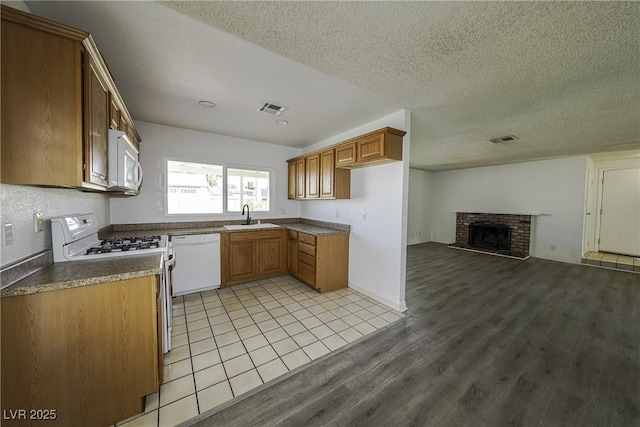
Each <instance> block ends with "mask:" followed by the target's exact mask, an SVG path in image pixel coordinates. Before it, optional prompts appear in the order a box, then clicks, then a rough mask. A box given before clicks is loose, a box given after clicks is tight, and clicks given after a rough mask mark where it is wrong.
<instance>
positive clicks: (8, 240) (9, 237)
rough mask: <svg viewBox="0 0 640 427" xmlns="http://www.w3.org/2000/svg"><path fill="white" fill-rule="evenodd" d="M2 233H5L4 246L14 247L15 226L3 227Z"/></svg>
mask: <svg viewBox="0 0 640 427" xmlns="http://www.w3.org/2000/svg"><path fill="white" fill-rule="evenodd" d="M2 231H3V233H4V245H5V246H11V245H13V224H11V223H7V224H4V226H3V227H2Z"/></svg>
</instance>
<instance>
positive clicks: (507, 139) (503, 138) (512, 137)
mask: <svg viewBox="0 0 640 427" xmlns="http://www.w3.org/2000/svg"><path fill="white" fill-rule="evenodd" d="M517 139H518V137H517V136H515V135H507V136H499V137H497V138H492V139H490V140H489V141H491V142H493V143H494V144H503V143H505V142H511V141H515V140H517Z"/></svg>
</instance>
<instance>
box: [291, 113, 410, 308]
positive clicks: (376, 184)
mask: <svg viewBox="0 0 640 427" xmlns="http://www.w3.org/2000/svg"><path fill="white" fill-rule="evenodd" d="M410 114H411V113H410V112H409V111H406V110H402V111H399V112H397V113H394V114H390V115H388V116H386V117H383V118H381V119H378V120H376V121H373V122H371V123H368V124H366V125H363V126H360V127H358V128H355V129H351V130H350V131H348V132H344V133H342V134H340V135H336V136H334V137H332V138H329V139H326V140H324V141H321V142H319V143H317V144H314V145H312V146H310V147H307V148H306V149H305V152H310V151H314V150H317V149H320V148H322V147H326V146H329V145H332V144H336V143H338V142H340V141H344V140H346V139H349V138H353V137H356V136H358V135H362V134H364V133H367V132H371V131H374V130H376V129H380V128H382V127H385V126H389V127H393V128H397V129H401V130H405V131H407V134H406V135H405V136H404V144H403V160H402V161H401V162H392V163H388V164H384V165H378V166H370V167H365V168H359V169H353V170H352V171H351V199H349V200H309V201H303V202H300V203H301V208H300V210H301V216H302V217H303V218H311V219H316V220H320V221H330V222H339V223H343V224H349V225H350V226H351V236H350V241H349V286H350V287H352V288H354V289H356V290H358V291H361V292H363V293H365V294H368V295H370V296H372V297H373V298H375V299H377V300H378V301H381V302H383V303H385V304H387V305H389V306H391V307H393V308H395V309H398V310H404V309H405V308H406V304H405V276H406V271H405V267H406V243H407V203H408V182H409V141H410V129H411V115H410ZM337 212H339V213H337ZM363 212H366V220H365V219H363Z"/></svg>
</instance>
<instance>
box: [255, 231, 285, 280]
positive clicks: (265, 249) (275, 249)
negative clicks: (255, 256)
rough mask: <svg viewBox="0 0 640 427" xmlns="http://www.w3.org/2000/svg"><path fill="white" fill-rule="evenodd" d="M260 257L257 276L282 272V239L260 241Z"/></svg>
mask: <svg viewBox="0 0 640 427" xmlns="http://www.w3.org/2000/svg"><path fill="white" fill-rule="evenodd" d="M259 245H260V246H259V247H260V256H259V260H260V261H259V268H258V274H260V275H263V274H271V273H277V272H279V271H282V270H283V269H284V268H283V265H282V264H283V262H282V260H283V255H284V247H283V239H281V238H279V239H265V240H260V242H259Z"/></svg>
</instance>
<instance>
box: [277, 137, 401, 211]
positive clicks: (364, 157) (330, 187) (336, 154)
mask: <svg viewBox="0 0 640 427" xmlns="http://www.w3.org/2000/svg"><path fill="white" fill-rule="evenodd" d="M405 134H406V132H404V131H401V130H398V129H393V128H389V127H386V128H382V129H378V130H377V131H374V132H370V133H367V134H365V135H361V136H358V137H356V138H352V139H350V140H347V141H344V142H341V143H339V144H335V145H332V146H329V147H326V148H324V149H322V150H321V151H316V152H313V153H309V154H306V155H304V156H300V157H296V158H295V159H290V160H288V161H287V162H288V163H289V181H288V182H289V184H288V185H289V189H288V196H289V199H303V200H309V199H311V200H313V199H349V198H350V197H351V171H350V170H349V169H354V168H359V167H365V166H373V165H378V164H382V163H389V162H393V161H397V160H402V138H403V137H404V135H405ZM301 171H304V172H301ZM292 175H295V177H294V178H292ZM301 189H302V190H301Z"/></svg>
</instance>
